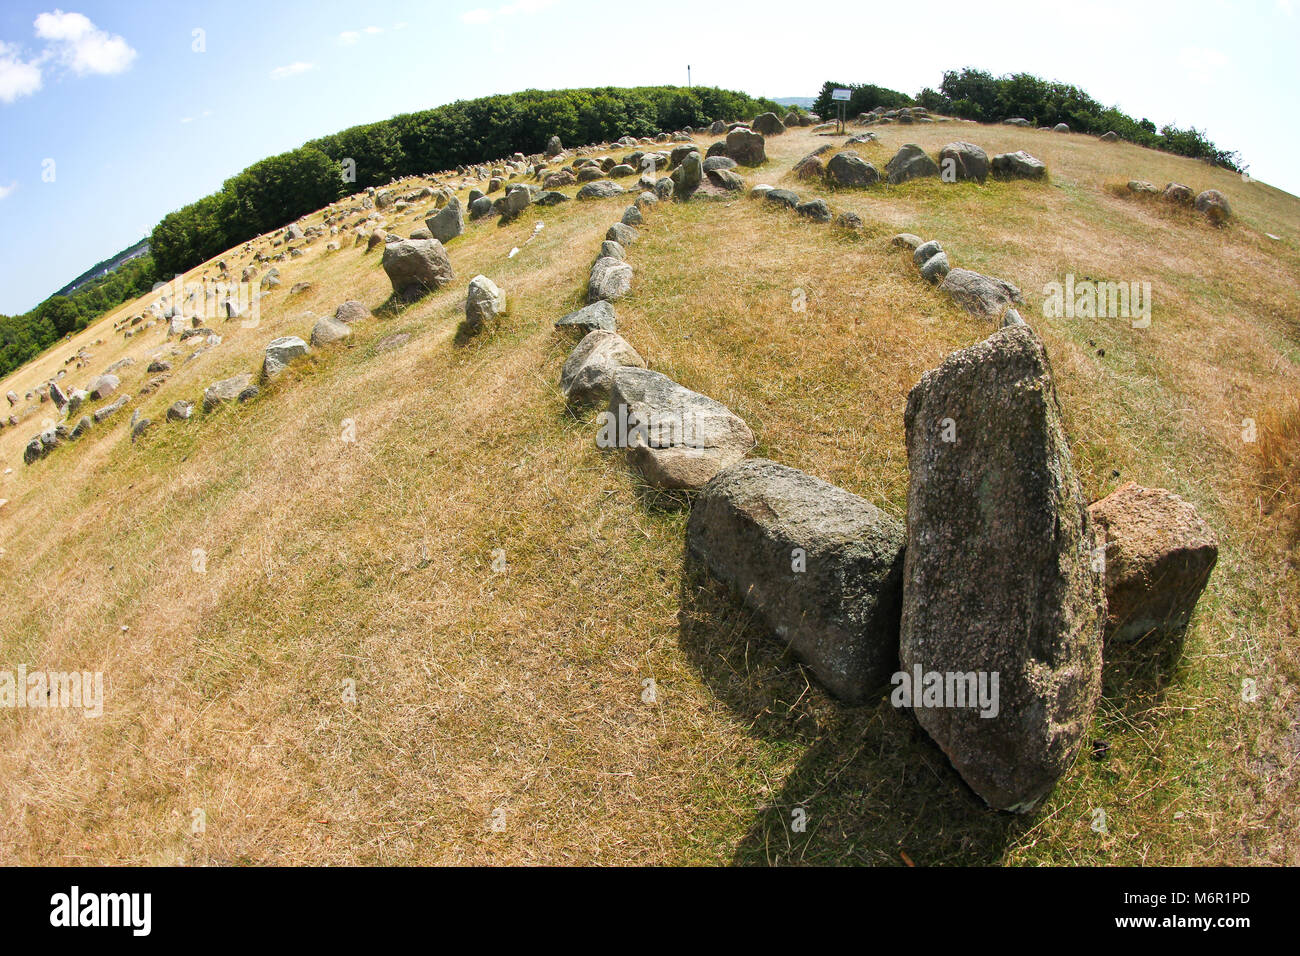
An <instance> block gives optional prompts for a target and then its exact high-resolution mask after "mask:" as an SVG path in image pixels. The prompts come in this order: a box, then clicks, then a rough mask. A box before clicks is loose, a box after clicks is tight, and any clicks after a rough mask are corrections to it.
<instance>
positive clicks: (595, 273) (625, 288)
mask: <svg viewBox="0 0 1300 956" xmlns="http://www.w3.org/2000/svg"><path fill="white" fill-rule="evenodd" d="M630 291H632V267H631V266H630V265H628V264H627V263H626V262H623V261H622V260H620V259H614V258H612V257H605V258H601V259H597V260H596V261H595V263H594V264H593V265H592V267H591V275H590V276H589V277H588V280H587V301H588V302H596V301H598V300H601V299H605V300H607V301H615V300H617V299H621V298H623V296H625V295H627V294H628V293H629V292H630Z"/></svg>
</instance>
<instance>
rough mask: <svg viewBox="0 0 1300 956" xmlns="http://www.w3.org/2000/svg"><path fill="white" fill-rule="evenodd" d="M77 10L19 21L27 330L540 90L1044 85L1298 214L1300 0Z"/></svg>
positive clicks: (12, 112)
mask: <svg viewBox="0 0 1300 956" xmlns="http://www.w3.org/2000/svg"><path fill="white" fill-rule="evenodd" d="M68 2H69V3H70V6H67V7H58V8H56V7H54V6H53V5H52V4H51V3H49V2H36V3H28V2H24V0H4V3H3V5H2V6H0V312H3V313H5V314H13V313H17V312H23V311H26V310H27V309H29V308H31V307H32V306H33V305H35V304H36V303H38V302H39V301H40V300H41V299H43V298H44V297H45V296H47V295H49V294H50V293H52V292H54V291H55V290H56V289H58V288H59V287H60V286H62V285H64V284H65V283H66V282H68V281H69V280H71V279H72V278H74V277H75V276H76V275H78V274H79V273H81V272H83V271H84V270H85V269H87V268H89V267H90V266H91V265H93V264H94V263H95V262H97V261H99V260H101V259H104V258H107V257H108V256H110V255H112V254H114V253H115V252H117V251H118V250H120V249H123V248H125V247H126V246H128V245H130V244H131V243H133V242H134V241H136V240H138V239H140V238H142V237H143V236H145V235H146V234H147V233H148V232H149V230H150V229H151V228H152V227H153V225H154V223H156V222H157V221H158V219H159V218H161V217H162V216H163V215H164V214H166V213H167V212H169V211H171V210H172V209H175V208H178V207H179V206H182V205H185V204H186V203H188V202H191V201H193V200H194V199H197V198H199V197H200V196H202V195H205V194H207V193H209V192H212V191H213V190H215V189H217V188H219V187H220V185H221V183H222V182H223V181H224V180H225V179H226V178H227V177H228V176H230V175H232V174H234V173H236V172H238V171H239V170H240V169H243V168H244V167H245V166H247V165H249V164H250V163H252V162H255V161H256V160H258V159H261V158H263V157H265V156H269V155H272V154H274V153H278V152H283V151H284V150H287V149H291V148H293V147H295V146H298V145H300V144H301V143H303V142H304V141H306V140H308V139H311V138H312V137H315V136H319V135H322V134H325V133H331V132H335V131H337V130H340V129H345V128H346V127H348V126H352V125H355V124H357V123H362V122H370V121H374V120H378V119H384V118H387V117H389V116H392V115H394V114H397V113H403V112H409V111H412V110H418V109H425V108H428V107H432V106H437V105H439V104H441V103H446V102H450V101H452V100H456V99H462V98H472V97H475V96H482V95H485V94H489V93H504V92H511V91H514V90H519V89H526V88H530V87H532V88H539V89H550V88H559V87H571V86H595V85H617V86H633V85H641V84H659V83H684V82H685V79H686V65H687V64H688V63H689V64H691V66H692V79H693V80H694V81H695V82H696V83H699V84H708V85H717V86H724V87H729V88H734V89H742V90H745V91H747V92H749V93H753V94H755V95H763V96H812V95H814V94H815V93H816V92H817V90H818V88H819V87H820V86H821V84H822V82H823V81H824V80H826V79H832V78H833V79H836V80H839V81H842V82H854V83H877V84H880V85H882V86H888V87H892V88H894V89H899V90H904V91H906V92H910V93H915V92H917V91H919V90H920V89H921V88H922V87H923V86H926V85H929V86H938V84H939V81H940V79H941V76H942V73H943V71H944V70H945V69H955V68H959V67H962V66H974V67H979V68H982V69H987V70H989V71H991V72H993V73H1007V72H1015V71H1022V70H1023V71H1027V72H1031V73H1036V74H1038V75H1040V76H1044V77H1047V78H1049V79H1059V80H1064V81H1067V82H1071V83H1075V84H1077V85H1079V86H1081V87H1083V88H1084V89H1086V90H1088V91H1089V92H1090V93H1091V94H1092V95H1093V96H1095V97H1096V98H1097V99H1099V100H1101V101H1102V102H1103V103H1106V104H1108V105H1109V104H1112V103H1113V104H1117V105H1119V106H1120V107H1121V108H1123V109H1124V110H1125V111H1126V112H1128V113H1130V114H1132V115H1134V116H1137V117H1142V116H1146V117H1149V118H1150V119H1152V120H1153V121H1155V122H1156V124H1157V125H1160V124H1163V123H1166V122H1174V123H1177V124H1178V125H1180V126H1188V125H1194V126H1196V127H1198V128H1200V129H1203V130H1205V131H1206V133H1207V134H1208V135H1209V137H1210V138H1211V139H1212V140H1213V141H1215V142H1216V143H1217V144H1218V145H1219V146H1221V147H1226V148H1229V149H1235V150H1237V151H1239V152H1240V153H1242V155H1243V156H1244V157H1245V159H1246V161H1247V162H1248V163H1249V165H1250V172H1251V174H1252V175H1253V176H1255V177H1256V178H1259V179H1262V180H1264V181H1266V182H1269V183H1272V184H1274V185H1276V186H1280V187H1281V188H1283V189H1287V190H1288V191H1290V192H1292V193H1300V171H1297V168H1296V161H1297V157H1298V154H1300V133H1297V126H1296V122H1295V116H1296V105H1297V97H1298V96H1300V65H1298V57H1297V54H1298V52H1300V0H1257V2H1237V3H1229V2H1225V0H1183V2H1152V3H1140V2H1128V3H1114V4H1111V3H1105V2H1097V3H1093V2H1089V0H1081V2H1077V3H1070V4H1045V3H1042V2H1041V0H1032V2H1007V3H997V2H994V0H987V2H984V3H981V4H978V5H972V4H970V3H969V2H965V0H964V2H959V3H947V2H944V0H931V2H929V3H927V4H925V5H924V6H917V5H915V4H904V5H898V6H896V7H891V8H890V9H886V8H885V5H879V6H877V5H875V4H871V5H867V4H859V3H851V2H850V3H841V4H832V5H818V6H816V7H815V8H808V10H809V12H810V14H811V16H809V17H808V18H807V19H806V20H804V19H801V18H800V16H799V11H798V9H797V8H792V7H791V6H790V5H789V4H788V3H770V2H767V0H753V2H750V3H748V4H745V5H744V6H743V7H739V8H737V7H734V6H730V5H726V4H703V3H699V2H698V0H694V2H689V3H679V2H677V0H667V2H662V0H661V2H657V3H654V4H649V5H642V4H636V3H631V4H617V3H614V4H611V3H608V2H605V0H602V2H599V3H591V2H586V0H514V2H492V0H486V2H485V0H459V2H450V3H443V2H434V3H431V2H383V0H373V2H369V3H356V2H314V3H313V2H303V0H274V2H266V0H258V2H247V0H225V2H220V3H214V2H206V3H205V2H168V3H157V2H149V0H139V2H119V3H95V2H79V0H68ZM971 10H977V11H979V12H978V15H977V16H974V17H973V16H972V15H971V13H970V11H971ZM195 31H202V32H201V33H196V32H195ZM50 160H52V161H53V164H52V166H51V164H50V163H49V161H50ZM50 172H52V173H53V176H52V181H49V173H50ZM1138 172H1140V171H1138ZM43 173H44V174H45V178H43ZM1135 174H1136V173H1135Z"/></svg>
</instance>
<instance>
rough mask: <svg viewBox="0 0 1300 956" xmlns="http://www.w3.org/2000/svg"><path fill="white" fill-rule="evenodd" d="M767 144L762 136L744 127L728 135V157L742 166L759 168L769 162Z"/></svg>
mask: <svg viewBox="0 0 1300 956" xmlns="http://www.w3.org/2000/svg"><path fill="white" fill-rule="evenodd" d="M766 144H767V141H766V140H764V139H763V136H762V134H760V133H756V132H754V131H753V130H752V129H746V128H745V127H743V126H742V127H740V128H739V129H733V130H732V131H731V132H730V133H728V134H727V156H729V157H730V158H732V159H734V160H735V161H736V162H737V163H739V164H740V165H741V166H759V165H762V164H763V163H765V162H767V148H766Z"/></svg>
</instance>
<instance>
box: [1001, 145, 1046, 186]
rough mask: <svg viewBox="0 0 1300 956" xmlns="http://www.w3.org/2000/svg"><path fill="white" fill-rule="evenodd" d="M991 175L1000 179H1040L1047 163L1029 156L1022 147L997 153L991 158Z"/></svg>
mask: <svg viewBox="0 0 1300 956" xmlns="http://www.w3.org/2000/svg"><path fill="white" fill-rule="evenodd" d="M991 165H992V168H993V175H994V176H997V177H999V178H1001V179H1042V178H1043V177H1044V176H1046V175H1047V164H1046V163H1044V162H1043V161H1042V160H1041V159H1036V158H1035V157H1033V156H1030V155H1029V154H1028V153H1026V152H1025V151H1024V150H1023V149H1020V150H1016V151H1015V152H1014V153H998V154H997V155H996V156H994V157H993V160H992V163H991Z"/></svg>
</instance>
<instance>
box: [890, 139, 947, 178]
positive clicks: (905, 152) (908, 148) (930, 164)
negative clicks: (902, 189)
mask: <svg viewBox="0 0 1300 956" xmlns="http://www.w3.org/2000/svg"><path fill="white" fill-rule="evenodd" d="M885 175H886V176H888V177H889V182H890V185H895V186H896V185H898V184H899V183H904V182H907V181H908V180H909V179H920V178H922V177H925V176H938V175H939V167H938V165H937V164H936V163H935V161H934V160H933V159H931V158H930V157H929V155H928V154H927V153H926V151H925V150H923V149H922V148H921V147H920V146H917V145H916V144H915V143H907V144H906V145H904V146H903V147H902V148H901V149H900V150H899V151H898V152H897V153H895V154H894V156H893V158H892V159H891V160H890V161H889V162H888V163H886V164H885Z"/></svg>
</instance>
